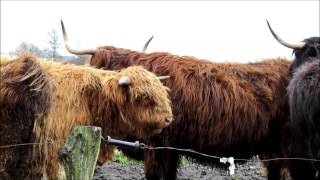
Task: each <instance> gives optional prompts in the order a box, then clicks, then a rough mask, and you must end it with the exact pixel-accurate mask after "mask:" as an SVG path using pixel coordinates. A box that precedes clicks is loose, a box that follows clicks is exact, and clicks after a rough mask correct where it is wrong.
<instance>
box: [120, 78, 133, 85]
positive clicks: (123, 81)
mask: <svg viewBox="0 0 320 180" xmlns="http://www.w3.org/2000/svg"><path fill="white" fill-rule="evenodd" d="M118 84H119V85H120V86H124V85H130V84H131V79H130V78H129V76H123V77H121V78H120V79H119V81H118Z"/></svg>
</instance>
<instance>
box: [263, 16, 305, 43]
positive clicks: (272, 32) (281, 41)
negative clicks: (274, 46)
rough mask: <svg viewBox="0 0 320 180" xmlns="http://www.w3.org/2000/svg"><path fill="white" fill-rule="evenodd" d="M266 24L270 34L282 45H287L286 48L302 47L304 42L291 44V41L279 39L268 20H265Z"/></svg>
mask: <svg viewBox="0 0 320 180" xmlns="http://www.w3.org/2000/svg"><path fill="white" fill-rule="evenodd" d="M267 24H268V27H269V30H270V31H271V34H272V36H273V37H274V38H275V39H276V40H277V41H278V42H279V43H280V44H282V45H284V46H286V47H288V48H291V49H301V48H303V46H304V45H305V43H304V42H298V43H296V44H292V43H288V42H285V41H284V40H283V39H281V38H280V37H279V36H278V35H277V34H276V33H275V32H274V31H273V29H272V28H271V26H270V24H269V21H268V20H267Z"/></svg>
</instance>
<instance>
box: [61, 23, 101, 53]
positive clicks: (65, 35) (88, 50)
mask: <svg viewBox="0 0 320 180" xmlns="http://www.w3.org/2000/svg"><path fill="white" fill-rule="evenodd" d="M61 28H62V34H63V39H64V45H65V47H66V49H67V50H68V51H69V52H70V53H71V54H76V55H86V54H90V55H93V54H94V53H95V52H96V49H72V48H71V47H70V46H69V44H68V35H67V31H66V29H65V27H64V24H63V21H62V20H61Z"/></svg>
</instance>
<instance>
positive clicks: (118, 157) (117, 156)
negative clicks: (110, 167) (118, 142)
mask: <svg viewBox="0 0 320 180" xmlns="http://www.w3.org/2000/svg"><path fill="white" fill-rule="evenodd" d="M114 161H115V162H118V163H120V164H124V165H131V164H140V163H142V161H137V160H133V159H129V158H128V157H127V156H126V155H124V154H123V153H122V152H121V151H119V150H118V149H115V150H114Z"/></svg>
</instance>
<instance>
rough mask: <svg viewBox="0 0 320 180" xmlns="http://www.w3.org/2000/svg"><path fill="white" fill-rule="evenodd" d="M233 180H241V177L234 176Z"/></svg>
mask: <svg viewBox="0 0 320 180" xmlns="http://www.w3.org/2000/svg"><path fill="white" fill-rule="evenodd" d="M231 179H232V180H239V179H240V177H238V176H232V177H231Z"/></svg>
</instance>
